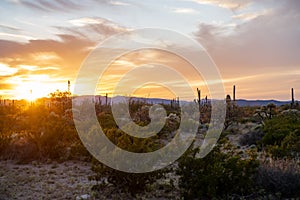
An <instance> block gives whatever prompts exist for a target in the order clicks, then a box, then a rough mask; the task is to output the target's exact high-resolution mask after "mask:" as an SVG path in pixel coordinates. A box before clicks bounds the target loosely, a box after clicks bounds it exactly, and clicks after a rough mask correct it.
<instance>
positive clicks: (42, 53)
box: [0, 0, 300, 100]
mask: <svg viewBox="0 0 300 200" xmlns="http://www.w3.org/2000/svg"><path fill="white" fill-rule="evenodd" d="M299 22H300V1H299V0H285V1H278V0H259V1H257V0H256V1H255V0H143V1H141V0H115V1H114V0H98V1H97V0H87V1H75V0H73V1H71V0H53V1H50V0H49V1H45V0H36V1H30V0H3V1H1V2H0V96H2V98H17V99H21V98H28V95H33V96H35V97H41V96H46V95H47V94H49V93H50V92H53V91H55V90H56V89H60V90H67V81H68V80H70V81H71V84H72V83H74V81H75V78H76V76H77V73H78V71H79V69H80V66H81V64H82V62H83V61H84V60H85V58H86V56H87V55H88V53H89V52H90V51H91V50H93V49H94V48H95V47H96V45H97V44H99V43H100V42H102V41H103V40H105V39H107V38H109V37H110V36H112V35H114V34H118V33H123V32H126V31H130V30H134V29H137V28H147V27H155V28H163V29H170V30H173V31H176V32H179V33H182V34H185V35H187V36H189V37H190V38H192V39H194V40H196V41H198V42H199V43H201V45H203V47H204V48H205V49H206V50H207V52H208V54H209V55H210V56H211V58H212V60H213V61H214V62H215V64H216V65H217V67H218V68H219V71H220V74H221V76H222V81H223V83H224V86H225V90H226V93H231V90H232V85H236V87H237V98H239V99H278V100H288V99H290V89H291V88H292V87H293V88H294V90H295V93H296V99H300V26H299ZM149 55H150V56H149ZM147 59H151V60H155V59H158V60H160V61H161V62H163V63H164V64H166V65H168V64H171V63H173V64H174V63H176V64H174V65H175V68H176V67H177V68H181V70H185V69H186V68H188V66H187V65H186V64H184V62H183V61H179V60H178V61H176V59H177V58H174V57H172V56H169V57H168V55H163V54H160V53H157V52H156V53H155V52H150V51H148V52H147V51H144V52H142V53H139V52H133V53H132V54H128V55H127V56H124V57H122V58H120V59H119V60H116V61H115V62H114V63H112V65H111V68H110V70H108V71H107V72H106V76H105V78H104V79H106V80H104V82H103V83H101V84H100V85H99V88H98V92H99V94H105V93H109V94H110V93H112V91H111V90H112V89H113V84H112V83H111V82H112V80H114V78H116V77H121V75H122V73H124V70H125V71H126V69H128V67H130V66H135V67H138V66H139V65H142V64H144V62H145V60H147ZM166 60H167V61H166ZM142 61H143V62H142ZM175 61H176V62H175ZM186 72H187V73H188V74H190V75H187V76H188V79H189V81H190V82H191V86H192V87H194V88H195V89H196V87H202V88H203V91H204V95H205V94H206V95H209V94H208V91H207V90H206V89H205V85H203V82H202V79H201V78H199V77H197V76H193V75H194V74H193V72H189V71H188V70H187V71H186ZM136 73H138V72H136ZM149 73H151V72H149ZM153 73H157V72H153ZM163 73H164V72H163V71H162V72H161V73H160V75H162V76H163V75H164V74H163ZM165 73H167V72H165ZM135 76H136V77H138V78H143V76H142V75H141V76H138V74H136V75H135ZM166 76H167V74H166ZM116 80H118V79H116ZM198 80H199V82H198ZM105 81H106V82H105ZM30 90H32V94H30ZM161 91H163V90H162V88H161V87H160V86H157V85H148V86H145V87H144V88H139V90H138V91H137V93H136V94H137V95H138V96H143V97H156V96H158V97H171V96H172V95H170V94H169V93H168V92H163V94H159V92H161ZM124 95H125V94H124ZM191 98H192V97H191Z"/></svg>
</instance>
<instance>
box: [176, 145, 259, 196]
mask: <svg viewBox="0 0 300 200" xmlns="http://www.w3.org/2000/svg"><path fill="white" fill-rule="evenodd" d="M222 140H223V141H222V142H221V143H219V144H217V145H216V146H215V148H214V149H213V150H212V151H211V152H210V153H209V154H208V155H207V156H206V157H204V158H197V157H196V154H197V152H198V151H199V149H191V150H189V151H188V152H186V154H185V155H184V156H183V157H181V158H180V160H179V164H178V170H177V174H178V175H179V176H180V180H179V187H180V188H181V189H182V196H183V197H184V198H185V199H202V198H209V199H210V198H214V197H218V198H221V197H223V198H224V197H228V196H230V195H245V194H248V193H250V192H251V190H252V187H253V179H252V178H253V175H254V174H255V172H256V170H257V167H258V161H257V160H256V156H255V154H254V153H250V154H249V156H248V157H247V158H242V155H241V154H239V153H237V151H236V149H235V148H233V146H231V145H230V144H228V142H227V140H226V139H222Z"/></svg>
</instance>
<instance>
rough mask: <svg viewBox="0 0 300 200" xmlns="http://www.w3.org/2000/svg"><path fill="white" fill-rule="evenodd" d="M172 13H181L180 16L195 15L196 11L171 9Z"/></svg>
mask: <svg viewBox="0 0 300 200" xmlns="http://www.w3.org/2000/svg"><path fill="white" fill-rule="evenodd" d="M172 12H174V13H181V14H195V13H197V11H196V10H194V9H192V8H173V9H172Z"/></svg>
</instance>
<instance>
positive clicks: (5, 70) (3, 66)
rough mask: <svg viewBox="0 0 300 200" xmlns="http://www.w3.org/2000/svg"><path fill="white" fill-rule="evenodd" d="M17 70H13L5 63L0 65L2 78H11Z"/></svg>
mask: <svg viewBox="0 0 300 200" xmlns="http://www.w3.org/2000/svg"><path fill="white" fill-rule="evenodd" d="M17 71H18V70H17V69H16V68H12V67H10V66H8V65H6V64H4V63H0V76H10V75H13V74H15V73H16V72H17Z"/></svg>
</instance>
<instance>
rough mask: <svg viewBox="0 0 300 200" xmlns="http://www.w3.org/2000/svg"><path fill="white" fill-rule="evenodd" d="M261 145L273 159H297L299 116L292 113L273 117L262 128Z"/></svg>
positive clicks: (299, 150)
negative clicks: (263, 133)
mask: <svg viewBox="0 0 300 200" xmlns="http://www.w3.org/2000/svg"><path fill="white" fill-rule="evenodd" d="M263 130H264V132H265V135H264V137H263V139H262V144H263V145H265V146H266V149H267V151H268V152H269V153H271V154H272V156H273V157H275V158H280V157H285V156H287V157H299V153H300V115H299V114H297V113H293V112H288V113H285V114H281V115H278V116H276V117H273V118H272V119H270V120H267V121H266V123H265V126H264V129H263Z"/></svg>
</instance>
